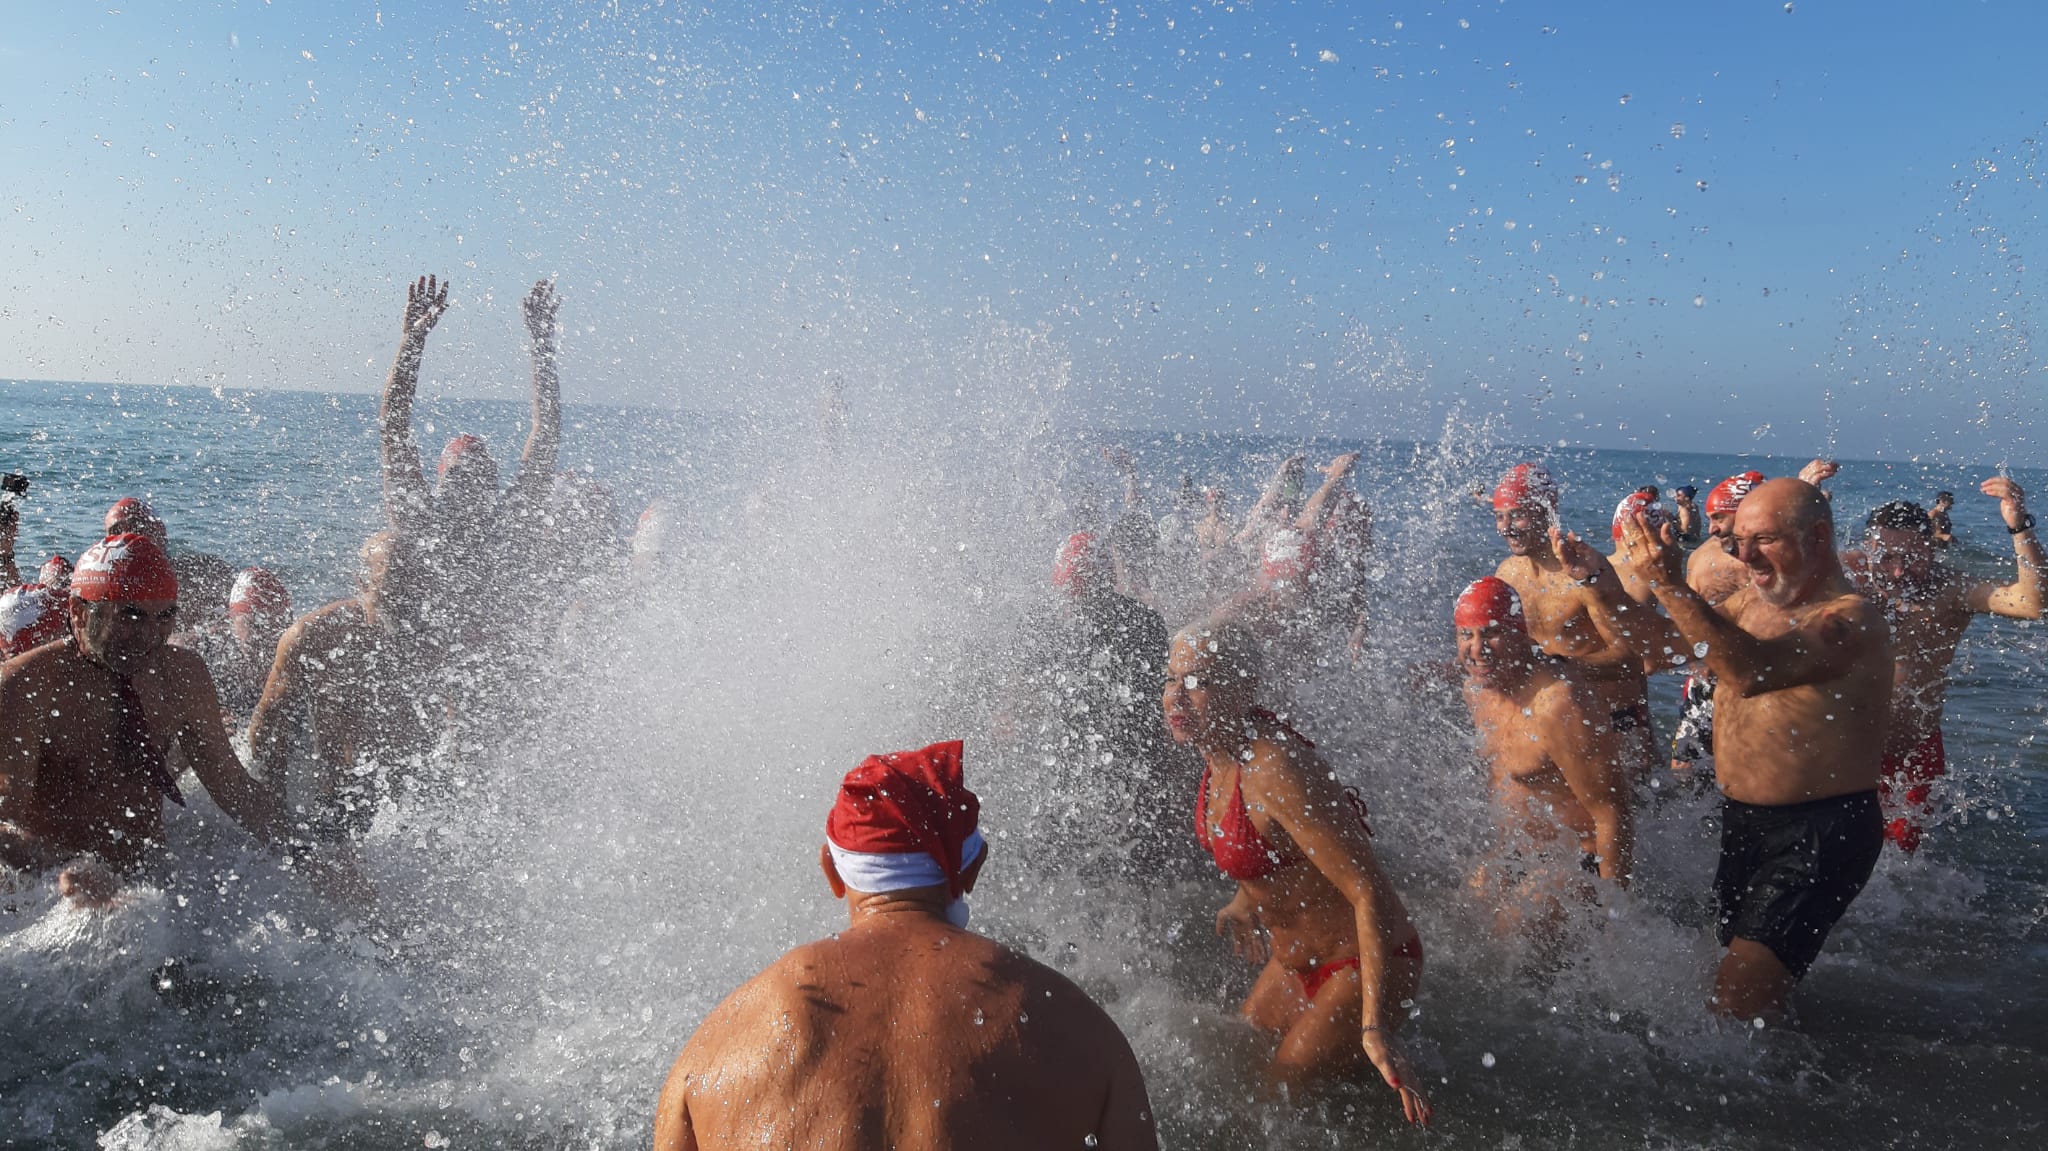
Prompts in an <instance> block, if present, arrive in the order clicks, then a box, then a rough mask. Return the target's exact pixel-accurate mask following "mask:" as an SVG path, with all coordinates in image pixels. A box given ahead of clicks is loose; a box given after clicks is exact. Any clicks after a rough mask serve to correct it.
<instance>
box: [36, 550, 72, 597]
mask: <svg viewBox="0 0 2048 1151" xmlns="http://www.w3.org/2000/svg"><path fill="white" fill-rule="evenodd" d="M36 582H37V583H39V584H41V585H43V586H44V587H46V588H49V589H50V590H51V591H63V592H68V591H70V590H71V561H70V560H68V559H65V558H64V557H63V556H51V557H50V558H49V559H46V560H44V561H43V566H42V567H41V568H40V569H38V570H37V572H36Z"/></svg>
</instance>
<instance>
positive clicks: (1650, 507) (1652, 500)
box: [1614, 492, 1671, 539]
mask: <svg viewBox="0 0 2048 1151" xmlns="http://www.w3.org/2000/svg"><path fill="white" fill-rule="evenodd" d="M1638 515H1640V516H1642V517H1643V518H1644V519H1646V520H1648V521H1649V523H1650V530H1651V531H1653V532H1654V531H1657V530H1658V529H1660V528H1662V527H1663V526H1664V525H1665V524H1668V523H1670V522H1671V511H1670V509H1669V508H1666V507H1665V506H1664V505H1663V504H1661V503H1659V502H1657V498H1656V497H1655V496H1652V495H1651V494H1650V493H1648V492H1630V493H1629V494H1628V495H1626V496H1623V497H1622V500H1621V502H1620V503H1618V504H1616V505H1614V538H1615V539H1620V538H1621V531H1622V529H1623V528H1624V527H1626V526H1627V525H1628V521H1629V520H1630V519H1631V518H1633V517H1635V516H1638Z"/></svg>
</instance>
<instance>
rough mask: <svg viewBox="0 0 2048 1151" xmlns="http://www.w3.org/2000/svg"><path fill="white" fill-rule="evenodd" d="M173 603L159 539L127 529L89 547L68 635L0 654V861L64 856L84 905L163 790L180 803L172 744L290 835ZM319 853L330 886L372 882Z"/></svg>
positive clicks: (146, 844) (345, 892) (141, 831)
mask: <svg viewBox="0 0 2048 1151" xmlns="http://www.w3.org/2000/svg"><path fill="white" fill-rule="evenodd" d="M177 612H178V583H177V577H176V575H175V574H174V573H173V571H172V569H171V563H170V560H169V558H168V557H166V556H165V555H164V553H163V550H162V549H161V548H159V547H157V545H156V544H155V543H154V542H153V541H151V540H150V539H149V538H148V537H146V536H141V535H137V534H133V533H124V534H122V535H117V536H115V537H113V538H112V539H108V540H103V541H101V542H100V543H97V544H95V545H93V546H92V547H91V548H90V549H88V550H87V551H86V553H85V554H84V555H82V556H80V557H79V560H78V567H77V570H76V571H75V572H74V573H73V576H72V582H71V600H70V616H71V635H70V637H69V638H68V639H66V640H65V641H63V642H61V643H51V644H46V645H44V646H42V647H38V648H36V649H35V650H33V651H30V652H29V653H27V654H26V655H22V656H19V657H17V658H15V659H12V660H9V661H8V662H7V663H6V664H5V665H0V727H4V729H5V730H6V732H7V734H8V738H7V739H5V740H0V862H5V863H6V864H7V865H9V866H11V867H17V868H21V869H24V870H37V871H40V870H45V869H49V868H55V867H62V868H63V870H62V872H61V873H60V874H59V876H58V887H59V889H60V890H61V891H63V892H64V894H66V895H68V896H70V897H71V898H73V899H74V900H76V901H78V902H80V903H82V904H85V905H89V906H103V905H104V904H106V903H107V902H108V901H109V900H111V899H112V898H113V896H114V894H115V892H116V890H117V888H118V886H119V881H118V880H117V878H116V876H115V873H116V872H118V873H122V874H126V873H130V872H133V871H135V870H136V869H137V868H139V867H140V866H141V865H142V864H143V863H144V862H145V860H146V859H147V858H148V856H149V854H150V852H151V849H152V848H154V847H156V846H157V845H158V842H159V841H160V840H161V838H162V836H163V825H164V815H163V804H164V800H166V799H168V800H170V801H171V802H173V803H176V804H179V805H181V806H182V805H183V804H184V802H185V797H184V794H183V793H182V792H181V791H180V790H179V789H178V783H177V778H176V776H175V775H174V774H173V773H172V770H171V768H170V766H169V765H168V763H167V762H166V758H165V757H166V753H167V752H169V751H170V750H171V749H173V748H176V749H177V750H179V751H182V752H183V753H184V757H185V759H186V761H187V762H188V763H189V764H190V765H191V767H192V769H193V772H194V773H195V774H196V775H197V776H198V777H199V782H200V785H201V786H203V787H205V788H206V792H207V794H208V795H210V796H212V797H213V799H214V802H216V803H218V804H219V805H220V807H221V810H223V811H225V812H226V813H227V814H228V815H229V816H230V817H231V818H233V819H234V820H235V822H237V823H239V824H241V825H242V826H243V827H244V828H247V829H248V830H249V832H250V833H251V834H253V835H255V836H256V837H257V838H258V839H260V840H262V841H263V842H264V843H266V844H268V845H271V846H273V847H278V846H282V845H283V842H284V812H283V810H282V805H281V804H280V803H279V801H278V796H277V795H276V794H274V793H273V792H272V791H270V790H269V789H266V788H265V787H263V786H262V785H261V784H259V783H257V782H256V781H255V780H253V779H251V778H250V777H249V775H248V773H247V772H245V771H244V770H243V769H242V764H241V761H240V760H239V759H237V758H236V756H235V752H234V748H233V747H232V746H230V745H229V743H228V736H227V731H226V730H225V729H224V728H223V727H222V726H221V722H220V698H219V696H217V695H216V694H215V693H214V687H213V677H212V676H210V675H208V674H207V671H206V665H205V664H204V663H203V662H201V660H200V659H199V657H198V656H197V655H194V654H193V653H191V652H188V651H184V650H182V649H180V648H175V647H172V646H170V645H169V643H168V642H167V641H168V640H169V639H170V634H171V629H172V627H173V626H174V625H175V623H176V621H177ZM309 862H312V863H313V864H314V865H315V868H316V870H315V881H316V882H317V883H319V884H320V885H321V886H322V887H323V889H324V890H326V891H327V892H329V893H330V894H334V895H339V896H342V897H345V898H348V899H351V900H356V899H360V898H362V896H363V895H364V894H365V889H364V888H363V887H362V885H361V880H360V878H358V877H357V875H356V873H355V868H354V864H353V860H352V857H350V856H347V855H345V854H335V853H328V854H325V855H323V856H322V857H319V858H316V859H313V860H310V861H309ZM110 869H111V870H110Z"/></svg>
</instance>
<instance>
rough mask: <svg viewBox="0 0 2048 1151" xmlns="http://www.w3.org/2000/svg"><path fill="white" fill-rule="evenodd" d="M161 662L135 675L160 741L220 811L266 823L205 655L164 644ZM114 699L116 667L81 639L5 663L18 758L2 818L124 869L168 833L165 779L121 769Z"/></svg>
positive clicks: (2, 801)
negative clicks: (95, 657) (96, 657)
mask: <svg viewBox="0 0 2048 1151" xmlns="http://www.w3.org/2000/svg"><path fill="white" fill-rule="evenodd" d="M157 658H158V662H157V664H156V665H154V666H151V667H147V668H144V669H142V670H140V671H138V672H137V674H135V675H134V676H133V677H132V678H131V680H130V682H131V683H132V684H133V685H134V690H135V695H136V698H137V699H138V700H140V702H141V707H142V713H143V716H144V719H145V721H146V723H147V724H148V728H149V731H150V733H151V738H152V740H153V741H154V742H155V744H156V745H157V747H158V748H159V749H160V750H162V751H169V750H171V749H172V748H173V747H176V748H179V749H180V750H183V751H184V752H185V753H186V757H187V759H188V760H190V761H191V762H192V763H193V764H194V766H195V767H197V768H199V769H200V779H201V782H202V783H203V784H204V785H205V786H206V788H207V790H208V791H209V792H210V793H212V794H213V795H214V797H215V798H216V799H217V800H219V801H220V803H221V805H222V806H223V807H224V808H226V809H227V810H228V811H230V812H231V813H233V814H235V815H236V816H237V817H238V818H245V819H248V818H251V817H250V816H249V815H248V814H247V813H251V812H261V813H262V815H261V816H260V820H261V822H260V823H259V826H262V827H264V828H265V829H266V830H267V829H268V823H269V821H270V820H271V819H272V818H273V816H272V814H271V812H270V810H269V807H270V805H269V801H268V800H267V798H266V797H264V796H263V795H262V794H261V791H260V789H259V788H258V787H257V786H256V784H255V783H254V781H252V780H250V779H249V778H248V777H247V776H246V775H243V774H242V773H241V772H240V770H239V768H240V765H239V764H238V763H235V764H233V765H232V769H231V768H230V767H229V766H228V764H229V763H231V762H232V761H231V760H229V759H224V758H223V757H222V755H221V754H220V750H219V749H224V748H226V746H227V736H226V733H225V732H224V731H223V730H222V728H221V725H220V702H219V698H218V697H217V696H216V695H215V694H214V690H213V679H212V677H211V676H209V675H208V674H207V671H206V664H205V662H204V661H202V660H201V659H200V658H199V656H198V655H197V654H195V653H193V652H191V651H187V650H185V649H183V648H176V647H170V646H168V645H166V646H165V647H164V648H163V649H162V651H161V654H160V655H159V656H158V657H157ZM118 701H119V695H118V689H117V687H116V684H115V677H114V674H113V673H112V672H110V671H108V670H107V669H106V668H105V667H103V666H101V665H100V664H98V663H96V662H94V661H92V660H90V659H87V658H86V657H85V656H84V655H82V654H80V652H79V650H78V647H77V645H76V644H75V643H72V642H69V641H67V642H64V643H61V644H51V645H49V646H46V647H41V648H37V649H36V650H35V651H32V652H29V653H28V654H26V655H23V656H20V657H19V658H17V659H15V660H13V661H11V662H9V663H8V664H7V665H6V667H5V670H4V672H0V716H4V717H5V719H6V722H7V729H8V733H9V735H10V736H13V737H15V739H13V740H10V741H9V742H10V743H15V744H16V745H17V746H16V747H15V748H14V749H10V750H11V751H16V752H18V753H19V754H18V755H9V756H7V757H6V758H5V760H4V761H0V819H4V820H7V821H9V822H12V823H15V824H17V825H19V826H20V827H21V828H23V829H24V830H26V831H28V832H29V833H30V834H31V835H33V836H35V837H36V838H37V839H39V840H41V841H42V843H43V844H45V845H46V846H47V847H48V848H49V849H51V850H54V851H56V852H58V853H60V854H61V855H63V856H65V857H70V856H73V855H79V854H86V853H90V854H94V855H98V856H100V857H101V858H103V859H105V860H107V862H109V863H111V864H112V865H114V866H115V867H117V868H121V869H127V868H129V867H132V866H134V865H135V864H137V863H139V862H140V861H141V859H142V857H143V855H144V853H145V852H146V851H147V849H148V848H149V847H150V845H152V844H153V843H155V842H156V841H158V840H159V839H161V838H162V834H163V804H164V796H165V792H164V789H163V785H162V784H161V783H160V781H159V780H157V779H152V778H150V777H149V776H147V775H144V774H141V773H139V772H133V771H124V770H122V768H121V766H120V765H121V764H122V763H123V755H122V752H121V749H120V748H119V747H118V742H119V739H120V721H119V707H120V705H119V702H118ZM227 754H228V755H229V756H231V755H232V752H228V753H227Z"/></svg>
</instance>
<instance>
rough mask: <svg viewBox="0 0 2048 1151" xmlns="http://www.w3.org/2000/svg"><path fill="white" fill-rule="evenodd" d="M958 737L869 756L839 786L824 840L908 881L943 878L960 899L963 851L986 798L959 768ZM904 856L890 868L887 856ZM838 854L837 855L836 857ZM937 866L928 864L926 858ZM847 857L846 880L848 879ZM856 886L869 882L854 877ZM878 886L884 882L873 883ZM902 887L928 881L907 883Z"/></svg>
mask: <svg viewBox="0 0 2048 1151" xmlns="http://www.w3.org/2000/svg"><path fill="white" fill-rule="evenodd" d="M960 751H961V748H960V741H959V740H957V739H956V740H949V741H947V742H945V743H935V744H932V745H931V746H930V747H927V748H923V749H921V750H918V751H899V752H894V753H892V754H889V755H871V756H869V757H868V758H866V759H864V760H862V761H861V764H860V766H859V767H856V768H854V769H853V770H852V771H849V772H847V773H846V779H845V780H844V781H842V782H841V783H840V785H839V799H838V801H837V802H835V803H834V804H833V805H832V813H831V814H830V815H828V816H826V817H825V838H826V839H827V840H828V841H830V843H831V845H832V846H833V847H834V848H836V849H838V851H839V852H851V853H854V854H855V855H857V856H862V857H868V858H866V859H864V860H863V862H866V863H869V864H873V865H874V866H875V871H876V872H877V873H878V874H885V875H886V874H889V873H892V872H894V873H896V874H898V875H900V876H901V877H902V879H903V880H915V879H919V878H930V879H932V881H933V882H934V883H938V882H943V883H945V884H946V886H947V889H948V890H949V891H951V892H952V895H953V898H955V899H958V898H959V897H960V891H961V887H960V872H961V870H962V868H964V867H965V866H966V865H967V864H968V863H971V862H973V859H972V858H971V857H969V858H962V855H963V850H964V849H967V848H968V847H969V846H970V845H972V844H974V843H976V841H978V839H979V836H978V835H977V833H976V830H975V825H976V823H977V822H978V821H979V820H980V818H981V800H980V799H978V798H976V797H975V794H974V793H973V792H971V791H969V790H967V785H966V783H965V782H964V778H963V775H962V772H961V768H960ZM877 856H880V857H888V856H905V857H909V858H907V859H904V860H902V861H901V863H904V864H909V865H910V866H909V867H908V868H899V867H895V866H892V864H891V861H889V860H887V859H880V860H877V859H874V858H872V857H877ZM836 857H837V853H835V858H836ZM926 857H928V858H929V860H930V861H931V862H932V863H936V864H937V865H938V867H937V870H936V871H932V870H930V869H929V868H928V867H926V866H925V862H924V860H925V858H926ZM844 871H845V867H844V865H843V862H842V869H841V878H842V879H847V878H848V877H847V876H846V875H845V874H844ZM849 883H850V885H851V886H853V887H855V888H856V889H857V890H861V891H870V890H871V888H870V887H866V886H861V883H860V882H858V881H855V880H852V879H849ZM873 886H876V887H881V886H882V885H881V884H873ZM901 886H918V887H922V886H927V884H924V883H914V882H904V883H901V885H900V886H897V887H882V890H900V889H901Z"/></svg>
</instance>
